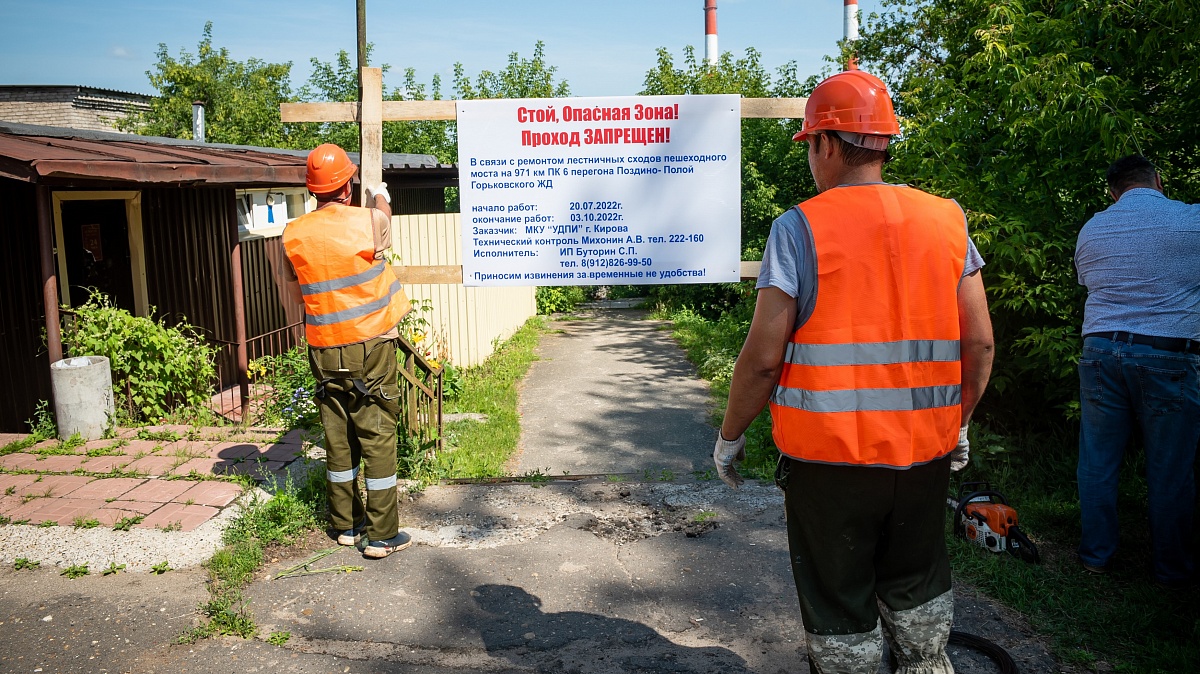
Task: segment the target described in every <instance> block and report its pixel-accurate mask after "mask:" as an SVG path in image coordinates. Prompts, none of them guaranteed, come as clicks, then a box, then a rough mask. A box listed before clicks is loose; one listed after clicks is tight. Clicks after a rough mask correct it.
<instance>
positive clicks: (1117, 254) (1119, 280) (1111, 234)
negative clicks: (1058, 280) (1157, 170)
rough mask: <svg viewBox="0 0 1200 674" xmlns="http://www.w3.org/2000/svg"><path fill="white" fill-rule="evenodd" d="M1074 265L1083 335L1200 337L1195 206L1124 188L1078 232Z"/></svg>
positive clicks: (1198, 208)
mask: <svg viewBox="0 0 1200 674" xmlns="http://www.w3.org/2000/svg"><path fill="white" fill-rule="evenodd" d="M1075 268H1076V270H1078V272H1079V284H1080V285H1083V286H1087V290H1088V297H1087V304H1086V305H1085V307H1084V310H1083V334H1085V335H1087V334H1091V333H1094V332H1115V331H1122V332H1132V333H1135V334H1139V335H1149V336H1151V337H1182V338H1185V339H1200V205H1191V204H1185V203H1183V202H1181V201H1175V200H1173V199H1168V198H1166V197H1165V196H1163V194H1162V193H1161V192H1159V191H1158V190H1155V189H1151V188H1148V187H1135V188H1133V189H1131V190H1128V191H1127V192H1125V193H1124V194H1122V195H1121V198H1120V199H1119V200H1118V201H1117V203H1115V204H1113V205H1112V206H1109V207H1108V208H1106V209H1104V210H1103V211H1100V212H1099V213H1097V214H1095V215H1093V216H1092V219H1091V220H1088V221H1087V224H1085V225H1084V226H1083V229H1082V230H1080V231H1079V241H1078V242H1077V243H1076V245H1075Z"/></svg>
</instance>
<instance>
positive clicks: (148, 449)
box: [121, 440, 163, 456]
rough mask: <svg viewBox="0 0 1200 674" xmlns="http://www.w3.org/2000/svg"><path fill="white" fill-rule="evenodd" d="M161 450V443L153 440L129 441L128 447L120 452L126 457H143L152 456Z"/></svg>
mask: <svg viewBox="0 0 1200 674" xmlns="http://www.w3.org/2000/svg"><path fill="white" fill-rule="evenodd" d="M162 448H163V443H161V442H155V441H153V440H130V441H129V444H128V445H125V446H124V447H122V448H121V451H122V452H124V453H125V455H126V456H137V455H139V454H141V455H143V456H145V455H149V454H154V453H156V452H158V451H160V450H162Z"/></svg>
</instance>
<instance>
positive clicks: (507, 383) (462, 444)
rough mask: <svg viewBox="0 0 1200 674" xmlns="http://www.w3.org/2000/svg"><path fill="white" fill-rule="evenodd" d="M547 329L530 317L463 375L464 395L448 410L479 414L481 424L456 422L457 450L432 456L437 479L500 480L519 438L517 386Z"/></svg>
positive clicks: (527, 369)
mask: <svg viewBox="0 0 1200 674" xmlns="http://www.w3.org/2000/svg"><path fill="white" fill-rule="evenodd" d="M545 330H546V320H545V319H544V318H542V317H534V318H531V319H529V321H528V322H526V323H525V325H524V326H522V327H521V329H520V330H518V331H517V332H516V334H514V335H513V336H512V337H510V338H509V339H508V341H506V342H504V343H503V344H501V345H500V346H499V347H498V348H497V349H496V351H495V352H494V353H493V354H492V355H491V356H490V357H489V358H488V359H487V361H486V362H484V363H483V364H482V365H479V366H477V367H472V368H469V369H466V370H464V371H463V373H462V377H463V391H462V394H460V395H459V397H458V398H457V399H456V400H454V401H453V402H451V403H449V404H448V405H447V408H448V409H447V410H446V411H447V412H480V413H483V414H486V415H487V421H486V422H484V423H475V422H472V423H462V424H454V428H453V429H452V430H453V433H454V436H455V447H454V450H453V451H447V452H442V453H441V454H439V455H438V456H437V457H435V458H434V464H433V466H431V467H430V470H431V472H432V473H433V474H434V475H435V476H437V477H446V478H462V477H499V476H502V475H504V474H505V464H506V463H507V462H508V460H509V458H510V457H511V456H512V454H513V452H514V451H515V450H516V448H517V439H518V438H520V435H521V425H520V419H519V418H518V416H517V387H518V385H519V384H520V382H521V380H522V379H523V378H524V376H525V373H526V372H528V371H529V365H530V364H531V363H532V362H533V361H534V360H536V356H535V355H534V353H533V352H534V349H535V348H537V345H538V341H539V339H540V337H541V335H542V333H543V332H545Z"/></svg>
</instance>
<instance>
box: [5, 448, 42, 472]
mask: <svg viewBox="0 0 1200 674" xmlns="http://www.w3.org/2000/svg"><path fill="white" fill-rule="evenodd" d="M35 463H37V456H35V455H33V454H26V453H25V452H15V453H13V454H8V455H6V456H0V468H4V469H7V470H28V469H30V468H31V467H32V466H33V464H35Z"/></svg>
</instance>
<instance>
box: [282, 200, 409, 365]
mask: <svg viewBox="0 0 1200 674" xmlns="http://www.w3.org/2000/svg"><path fill="white" fill-rule="evenodd" d="M371 218H372V214H371V209H369V208H358V207H355V206H343V205H342V204H336V203H331V204H329V205H327V206H325V207H323V208H320V209H318V210H316V211H313V212H312V213H308V214H305V215H302V216H300V217H298V218H296V219H295V220H293V221H291V222H290V223H288V225H287V227H286V228H285V229H284V230H283V248H284V250H285V251H287V256H288V259H289V260H291V261H292V267H293V268H295V270H296V277H297V278H298V279H299V280H300V292H301V293H302V294H303V295H304V322H305V334H306V336H307V338H308V343H309V345H311V346H316V347H321V348H327V347H331V346H343V345H346V344H356V343H358V342H365V341H366V340H368V339H371V338H374V337H378V336H380V335H382V334H384V333H386V332H388V331H389V330H391V329H392V328H394V327H396V324H397V323H399V322H400V319H402V318H404V315H405V314H407V313H408V312H409V310H410V309H411V308H412V307H411V305H410V304H409V301H408V296H407V295H405V294H404V290H403V289H402V288H401V287H400V281H399V280H397V279H396V275H395V274H394V273H392V271H391V269H390V268H389V266H388V264H387V262H385V261H384V260H376V259H375V232H374V227H373V223H372V221H371Z"/></svg>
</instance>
